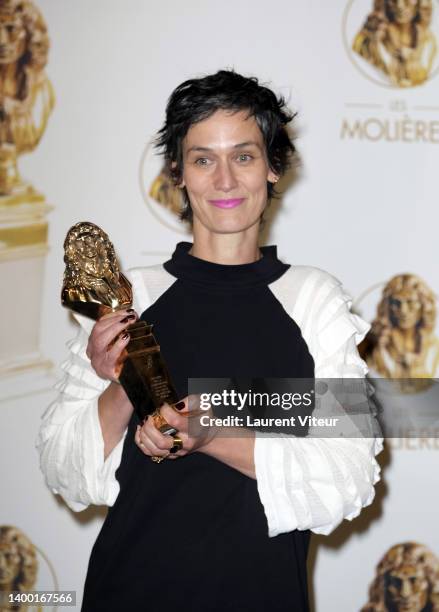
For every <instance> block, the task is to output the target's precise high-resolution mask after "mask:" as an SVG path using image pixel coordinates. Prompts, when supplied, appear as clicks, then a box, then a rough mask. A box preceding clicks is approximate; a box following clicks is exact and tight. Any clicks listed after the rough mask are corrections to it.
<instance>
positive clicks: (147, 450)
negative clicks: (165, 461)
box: [134, 425, 169, 457]
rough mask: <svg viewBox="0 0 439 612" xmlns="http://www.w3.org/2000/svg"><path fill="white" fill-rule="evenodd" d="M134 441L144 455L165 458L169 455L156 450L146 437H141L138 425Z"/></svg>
mask: <svg viewBox="0 0 439 612" xmlns="http://www.w3.org/2000/svg"><path fill="white" fill-rule="evenodd" d="M134 440H135V442H136V444H137V446H138V447H139V448H140V450H141V451H142V452H143V453H144V454H145V455H149V456H151V457H152V456H156V457H166V456H167V455H168V454H169V451H163V450H162V449H159V448H157V447H156V446H155V444H153V443H152V442H151V440H150V439H149V438H148V437H146V436H145V435H142V430H141V427H140V426H139V425H138V426H137V429H136V433H135V436H134Z"/></svg>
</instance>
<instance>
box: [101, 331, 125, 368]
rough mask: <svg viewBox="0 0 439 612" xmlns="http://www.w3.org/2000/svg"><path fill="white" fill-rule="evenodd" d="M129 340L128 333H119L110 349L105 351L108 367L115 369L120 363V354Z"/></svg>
mask: <svg viewBox="0 0 439 612" xmlns="http://www.w3.org/2000/svg"><path fill="white" fill-rule="evenodd" d="M130 338H131V336H130V333H129V332H127V331H124V330H122V331H121V332H120V334H119V336H118V337H117V338H116V340H115V342H114V343H113V345H112V346H111V348H109V349H108V350H107V353H106V361H107V363H108V364H109V365H111V366H113V367H115V366H116V365H117V364H119V363H120V358H121V354H122V352H123V351H124V349H125V347H126V345H127V344H128V342H129V341H130Z"/></svg>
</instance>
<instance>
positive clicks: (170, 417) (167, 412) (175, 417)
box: [160, 403, 187, 431]
mask: <svg viewBox="0 0 439 612" xmlns="http://www.w3.org/2000/svg"><path fill="white" fill-rule="evenodd" d="M160 416H161V417H163V418H164V419H165V421H166V422H167V423H168V424H169V425H172V427H175V429H177V431H180V429H183V430H184V429H185V428H186V427H187V418H186V417H184V416H180V414H179V413H178V412H177V411H176V410H175V409H174V408H172V407H171V406H170V405H169V404H166V403H165V404H163V405H162V406H160Z"/></svg>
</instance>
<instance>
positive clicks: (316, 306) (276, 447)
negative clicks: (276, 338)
mask: <svg viewBox="0 0 439 612" xmlns="http://www.w3.org/2000/svg"><path fill="white" fill-rule="evenodd" d="M319 272H320V276H319V277H318V281H317V282H316V283H315V285H314V291H313V292H312V291H310V290H309V287H308V288H307V292H306V293H307V299H310V302H309V304H307V305H305V308H302V310H303V311H304V312H308V313H309V312H310V311H312V317H311V319H310V317H308V318H307V324H306V325H303V327H302V326H301V325H300V321H297V319H296V322H297V323H298V324H299V327H301V330H302V335H303V337H304V339H305V341H306V342H307V345H308V348H309V350H310V353H311V355H312V356H313V358H314V362H315V376H316V378H358V377H364V376H365V374H366V373H367V371H368V368H367V365H366V364H365V362H364V361H363V360H362V359H361V358H360V356H359V353H358V349H357V345H358V344H359V343H360V342H361V340H362V339H363V338H364V337H365V335H366V333H367V332H368V330H369V328H370V326H369V325H368V324H367V323H366V322H365V321H363V320H362V319H361V318H360V317H358V316H357V315H355V314H353V313H351V312H350V307H351V304H352V300H351V298H350V296H349V295H347V294H346V293H345V292H344V291H343V289H342V287H341V284H340V282H339V281H338V280H337V279H335V278H334V277H332V276H331V275H329V274H327V273H324V272H323V271H319ZM310 296H311V297H310ZM299 299H300V296H299ZM300 310H301V309H300V308H298V309H297V310H296V311H297V312H299V311H300ZM310 320H311V323H310ZM382 448H383V439H382V438H378V437H369V438H361V437H358V438H309V437H308V438H300V437H297V438H296V437H285V436H279V435H274V434H259V433H258V434H257V436H256V439H255V453H254V458H255V469H256V479H257V485H258V491H259V495H260V499H261V502H262V504H263V506H264V510H265V514H266V517H267V523H268V532H269V535H270V536H276V535H277V534H279V533H285V532H289V531H292V530H294V529H299V530H304V529H310V530H311V531H313V532H315V533H319V534H325V535H327V534H329V533H331V532H332V531H333V530H334V529H335V528H336V527H337V526H338V525H339V524H340V523H341V521H342V520H343V519H345V518H346V519H349V520H352V519H353V518H355V517H356V516H358V515H359V513H360V512H361V509H362V508H363V507H364V506H367V505H369V504H370V503H371V502H372V500H373V498H374V495H375V489H374V484H375V483H376V482H377V481H378V480H379V479H380V466H379V465H378V463H377V461H376V459H375V456H376V455H377V454H378V453H379V452H380V451H381V450H382Z"/></svg>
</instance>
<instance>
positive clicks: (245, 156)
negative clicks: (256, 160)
mask: <svg viewBox="0 0 439 612" xmlns="http://www.w3.org/2000/svg"><path fill="white" fill-rule="evenodd" d="M251 159H253V156H252V155H250V154H249V153H240V154H239V155H238V161H240V162H246V161H250V160H251Z"/></svg>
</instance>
